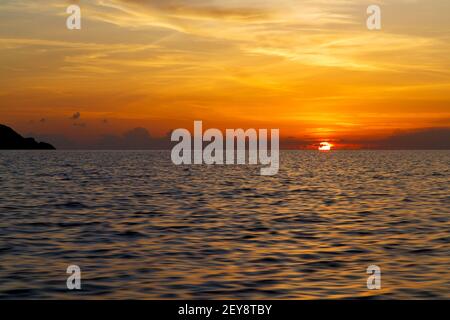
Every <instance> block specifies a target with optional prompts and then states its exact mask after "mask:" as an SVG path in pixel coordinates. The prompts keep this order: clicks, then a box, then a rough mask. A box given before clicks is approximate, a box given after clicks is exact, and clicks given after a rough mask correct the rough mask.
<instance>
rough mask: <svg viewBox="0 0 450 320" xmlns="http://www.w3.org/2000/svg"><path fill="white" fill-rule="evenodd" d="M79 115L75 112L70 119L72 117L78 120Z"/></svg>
mask: <svg viewBox="0 0 450 320" xmlns="http://www.w3.org/2000/svg"><path fill="white" fill-rule="evenodd" d="M80 117H81V114H80V113H79V112H75V113H74V114H73V115H72V116H71V117H70V119H72V120H78V119H80Z"/></svg>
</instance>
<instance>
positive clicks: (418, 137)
mask: <svg viewBox="0 0 450 320" xmlns="http://www.w3.org/2000/svg"><path fill="white" fill-rule="evenodd" d="M338 142H339V144H343V145H355V146H357V147H361V148H363V149H392V150H394V149H410V150H414V149H423V150H432V149H441V150H442V149H450V128H421V129H414V130H398V131H396V132H394V133H393V134H392V135H390V136H388V137H386V138H383V139H373V140H370V139H360V140H352V139H344V140H340V141H338Z"/></svg>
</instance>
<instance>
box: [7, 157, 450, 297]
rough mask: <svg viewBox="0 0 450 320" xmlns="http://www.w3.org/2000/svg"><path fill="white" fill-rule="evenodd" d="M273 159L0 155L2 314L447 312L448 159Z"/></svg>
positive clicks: (449, 253) (449, 239) (449, 246)
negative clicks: (440, 302) (404, 302)
mask: <svg viewBox="0 0 450 320" xmlns="http://www.w3.org/2000/svg"><path fill="white" fill-rule="evenodd" d="M280 157H281V159H280V170H279V173H278V174H277V175H275V176H261V175H260V170H259V169H260V168H259V167H258V166H255V165H217V166H215V165H209V166H208V165H189V166H187V165H186V166H175V165H174V164H172V162H171V160H170V151H0V299H449V298H450V272H449V270H450V268H449V265H450V220H449V218H450V151H448V150H447V151H331V152H319V151H282V152H281V155H280ZM70 266H77V267H78V268H79V270H80V277H81V278H80V285H81V289H80V290H70V289H69V288H68V286H67V284H68V279H69V277H71V275H72V274H71V273H70V272H69V273H68V272H67V270H68V268H69V267H70ZM369 266H376V267H378V268H379V270H380V273H379V274H378V276H379V279H380V286H379V288H378V289H373V287H372V288H369V286H368V279H369V278H370V277H371V276H372V274H371V273H370V272H369V273H368V268H369ZM369 269H370V268H369ZM369 271H370V270H369ZM69 280H70V279H69Z"/></svg>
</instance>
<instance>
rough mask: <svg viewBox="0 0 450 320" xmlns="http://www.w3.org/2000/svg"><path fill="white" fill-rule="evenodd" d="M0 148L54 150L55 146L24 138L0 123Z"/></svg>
mask: <svg viewBox="0 0 450 320" xmlns="http://www.w3.org/2000/svg"><path fill="white" fill-rule="evenodd" d="M0 150H55V147H54V146H52V145H51V144H49V143H45V142H37V141H36V140H34V139H33V138H24V137H22V136H21V135H20V134H18V133H17V132H15V131H14V130H13V129H11V128H10V127H7V126H5V125H2V124H0Z"/></svg>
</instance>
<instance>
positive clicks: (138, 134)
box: [94, 128, 171, 150]
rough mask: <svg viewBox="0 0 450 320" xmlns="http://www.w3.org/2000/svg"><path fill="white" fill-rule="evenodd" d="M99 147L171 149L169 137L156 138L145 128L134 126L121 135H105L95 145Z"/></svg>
mask: <svg viewBox="0 0 450 320" xmlns="http://www.w3.org/2000/svg"><path fill="white" fill-rule="evenodd" d="M94 147H95V148H98V149H124V150H147V149H153V150H158V149H169V148H170V147H171V141H170V138H168V137H162V138H154V137H152V136H151V135H150V133H149V132H148V130H147V129H145V128H134V129H132V130H129V131H127V132H125V133H124V134H123V135H121V136H115V135H105V136H103V137H102V138H101V139H100V140H98V142H97V143H96V144H95V146H94Z"/></svg>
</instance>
